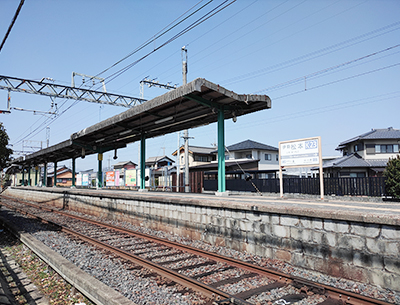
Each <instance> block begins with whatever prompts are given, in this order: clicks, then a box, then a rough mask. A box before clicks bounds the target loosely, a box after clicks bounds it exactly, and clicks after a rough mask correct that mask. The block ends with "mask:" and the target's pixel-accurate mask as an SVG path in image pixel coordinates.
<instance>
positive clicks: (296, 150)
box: [279, 138, 320, 167]
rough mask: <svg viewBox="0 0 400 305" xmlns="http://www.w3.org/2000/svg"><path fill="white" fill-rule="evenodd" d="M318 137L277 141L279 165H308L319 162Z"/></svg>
mask: <svg viewBox="0 0 400 305" xmlns="http://www.w3.org/2000/svg"><path fill="white" fill-rule="evenodd" d="M319 142H320V141H319V139H318V138H310V139H304V140H295V141H286V142H279V154H280V165H281V166H282V167H286V166H308V165H318V164H319V151H320V143H319Z"/></svg>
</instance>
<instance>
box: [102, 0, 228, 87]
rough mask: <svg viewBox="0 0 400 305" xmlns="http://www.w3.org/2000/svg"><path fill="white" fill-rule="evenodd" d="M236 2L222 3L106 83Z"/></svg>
mask: <svg viewBox="0 0 400 305" xmlns="http://www.w3.org/2000/svg"><path fill="white" fill-rule="evenodd" d="M229 1H231V2H229ZM235 1H236V0H225V1H224V2H223V3H221V4H220V5H218V6H217V7H215V8H213V9H212V10H210V11H209V12H208V13H206V14H204V15H203V16H202V17H200V18H198V19H197V20H196V21H195V22H193V23H192V24H190V25H189V26H187V27H186V28H185V29H183V30H181V31H180V32H179V33H178V34H175V35H174V36H173V37H172V38H170V39H168V40H167V41H165V42H164V43H162V44H161V45H159V46H158V47H157V48H154V49H153V50H152V51H150V52H148V53H147V54H146V55H144V56H142V57H141V58H139V59H137V60H135V61H134V62H132V63H131V64H129V65H127V66H125V67H124V68H122V69H120V70H118V71H116V72H114V73H113V74H111V75H109V76H107V77H105V79H106V83H109V82H111V81H113V80H114V79H116V78H117V77H119V76H120V75H122V74H123V73H125V72H126V71H128V70H129V69H131V68H132V67H133V66H135V65H136V64H138V63H139V62H141V61H142V60H144V59H145V58H147V57H149V56H150V55H151V54H153V53H155V52H156V51H158V50H159V49H161V48H163V47H164V46H166V45H168V44H169V43H171V42H173V41H174V40H176V39H177V38H179V37H181V36H182V35H184V34H186V33H187V32H189V31H190V30H192V29H194V28H195V27H197V26H199V25H200V24H202V23H203V22H205V21H206V20H208V19H210V18H211V17H213V16H214V15H216V14H217V13H219V12H221V11H222V10H223V9H225V8H227V7H228V6H230V5H231V4H233V3H234V2H235ZM227 2H229V3H228V4H226V3H227Z"/></svg>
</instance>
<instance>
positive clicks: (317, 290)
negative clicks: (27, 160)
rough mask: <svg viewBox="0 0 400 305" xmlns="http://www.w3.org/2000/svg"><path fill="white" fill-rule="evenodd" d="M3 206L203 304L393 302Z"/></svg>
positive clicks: (9, 203)
mask: <svg viewBox="0 0 400 305" xmlns="http://www.w3.org/2000/svg"><path fill="white" fill-rule="evenodd" d="M1 205H3V206H5V207H7V208H8V209H12V210H15V211H17V212H19V213H22V214H26V215H29V216H30V217H35V218H37V219H38V220H40V221H42V222H47V223H49V224H51V225H53V226H56V227H57V228H58V229H59V230H61V231H63V232H65V233H68V234H70V235H71V236H74V238H75V239H80V240H83V241H85V242H88V243H90V244H92V245H95V246H96V247H99V248H101V249H104V250H106V251H108V252H110V253H112V254H113V255H115V256H118V257H120V258H122V259H124V260H126V262H129V263H128V264H129V266H128V268H131V270H140V273H141V275H142V276H144V277H145V278H149V279H150V278H151V279H154V280H155V281H156V282H157V283H159V284H160V285H165V286H166V287H173V288H174V291H175V292H176V293H191V292H197V293H200V294H201V295H203V296H204V298H202V300H201V301H199V303H203V304H221V305H222V304H277V305H287V304H320V305H336V304H354V305H358V304H365V305H367V304H389V303H386V302H384V301H380V300H375V299H372V298H368V297H365V296H362V295H359V294H355V293H351V292H348V291H345V290H341V289H338V288H335V287H331V286H327V285H323V284H319V283H314V282H311V281H308V280H304V279H302V278H298V277H295V276H292V275H288V274H284V273H282V272H279V271H276V270H273V269H267V268H265V267H260V266H257V265H255V264H252V263H249V262H244V261H241V260H237V259H233V258H230V257H226V256H222V255H219V254H217V253H212V252H207V251H204V250H201V249H197V248H194V247H190V246H187V245H183V244H179V243H176V242H172V241H169V240H166V239H162V238H157V237H154V236H151V235H146V234H143V233H139V232H136V231H132V230H128V229H125V228H122V227H117V226H114V225H110V224H107V223H102V222H100V221H95V220H93V219H88V218H84V217H81V216H77V215H73V214H70V213H66V212H65V211H61V210H56V209H54V208H51V207H45V206H42V205H41V206H39V205H37V204H33V203H29V202H22V201H17V200H15V199H13V198H10V197H6V196H2V197H1Z"/></svg>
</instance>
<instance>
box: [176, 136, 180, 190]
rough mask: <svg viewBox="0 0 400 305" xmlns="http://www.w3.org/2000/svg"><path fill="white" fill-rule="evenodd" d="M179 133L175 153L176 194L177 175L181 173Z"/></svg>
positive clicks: (177, 185) (177, 187) (177, 186)
mask: <svg viewBox="0 0 400 305" xmlns="http://www.w3.org/2000/svg"><path fill="white" fill-rule="evenodd" d="M180 155H181V132H180V131H178V150H177V151H176V192H177V193H179V182H180V181H179V174H180V172H181V165H180V159H181V157H180Z"/></svg>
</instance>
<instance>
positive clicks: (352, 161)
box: [323, 153, 387, 168]
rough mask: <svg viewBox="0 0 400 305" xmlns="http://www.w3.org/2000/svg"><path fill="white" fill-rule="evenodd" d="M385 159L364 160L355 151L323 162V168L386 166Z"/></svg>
mask: <svg viewBox="0 0 400 305" xmlns="http://www.w3.org/2000/svg"><path fill="white" fill-rule="evenodd" d="M386 164H387V160H365V159H363V158H361V156H360V155H359V154H357V153H352V154H350V155H347V156H343V157H339V158H337V159H334V160H330V161H328V162H325V163H324V165H323V168H335V167H336V168H337V167H386Z"/></svg>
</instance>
